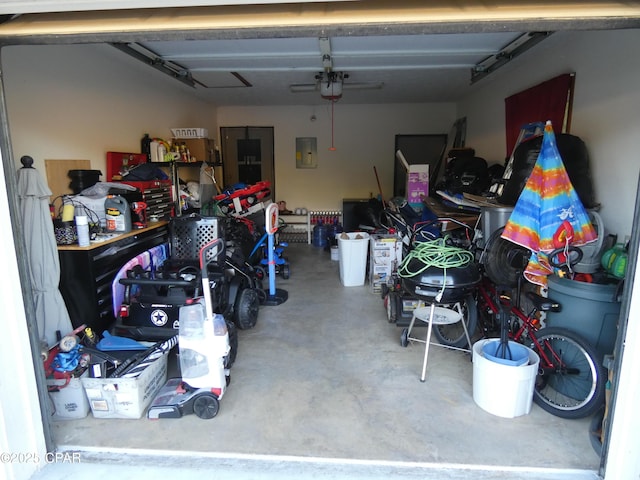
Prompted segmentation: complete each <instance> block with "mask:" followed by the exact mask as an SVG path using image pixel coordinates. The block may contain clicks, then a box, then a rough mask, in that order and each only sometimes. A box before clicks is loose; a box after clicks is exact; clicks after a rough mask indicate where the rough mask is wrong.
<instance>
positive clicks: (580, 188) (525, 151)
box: [498, 133, 598, 208]
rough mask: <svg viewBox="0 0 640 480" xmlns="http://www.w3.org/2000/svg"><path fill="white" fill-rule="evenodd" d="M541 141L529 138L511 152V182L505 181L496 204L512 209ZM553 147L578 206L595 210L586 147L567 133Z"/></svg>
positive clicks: (538, 137)
mask: <svg viewBox="0 0 640 480" xmlns="http://www.w3.org/2000/svg"><path fill="white" fill-rule="evenodd" d="M542 137H543V136H542V135H539V136H536V137H533V138H531V139H529V140H526V141H524V142H522V143H521V144H520V145H518V146H517V147H516V149H515V151H514V152H513V172H512V174H511V178H509V179H508V180H506V183H505V184H504V188H503V189H502V194H501V195H500V196H499V197H498V202H499V203H501V204H503V205H515V204H516V202H517V201H518V198H519V197H520V193H521V192H522V190H523V189H524V186H525V184H526V183H527V180H528V179H529V175H531V171H532V170H533V166H534V165H535V163H536V161H537V160H538V155H539V154H540V148H541V146H542ZM556 144H557V146H558V153H560V157H561V158H562V162H563V163H564V168H565V169H566V170H567V174H568V175H569V180H571V184H572V185H573V188H574V189H575V191H576V193H577V194H578V198H580V201H581V202H582V205H583V206H584V207H585V208H595V207H597V206H598V202H596V199H595V192H594V190H593V182H592V177H591V168H590V166H589V155H588V152H587V146H586V145H585V143H584V142H583V141H582V140H581V139H580V138H579V137H576V136H575V135H571V134H568V133H559V134H558V133H557V134H556Z"/></svg>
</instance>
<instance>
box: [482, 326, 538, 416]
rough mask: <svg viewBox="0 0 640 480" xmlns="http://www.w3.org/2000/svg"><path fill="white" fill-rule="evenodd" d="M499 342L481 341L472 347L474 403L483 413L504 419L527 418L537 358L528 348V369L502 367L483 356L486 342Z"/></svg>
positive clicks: (535, 374)
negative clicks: (525, 416)
mask: <svg viewBox="0 0 640 480" xmlns="http://www.w3.org/2000/svg"><path fill="white" fill-rule="evenodd" d="M499 341H500V339H498V338H491V339H483V340H480V341H478V342H476V343H475V344H474V345H473V400H474V402H476V405H478V406H479V407H480V408H482V409H483V410H484V411H486V412H488V413H491V414H492V415H496V416H498V417H504V418H514V417H519V416H521V415H528V414H529V413H530V412H531V405H532V404H533V390H534V388H535V383H536V376H537V375H538V365H539V363H540V358H539V357H538V355H537V354H536V353H535V352H534V351H533V350H531V349H530V348H528V347H525V348H526V349H527V350H528V352H529V362H528V364H527V365H522V366H513V365H504V364H501V363H498V362H495V361H492V360H490V359H488V358H485V356H484V354H483V348H484V346H485V344H486V343H488V342H499Z"/></svg>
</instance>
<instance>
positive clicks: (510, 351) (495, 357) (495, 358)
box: [482, 339, 529, 367]
mask: <svg viewBox="0 0 640 480" xmlns="http://www.w3.org/2000/svg"><path fill="white" fill-rule="evenodd" d="M482 353H483V354H484V357H485V358H486V359H487V360H491V361H492V362H496V363H501V364H502V365H511V366H514V367H520V366H522V365H526V364H527V363H529V350H528V349H527V347H525V346H524V345H520V344H519V343H517V342H513V341H511V340H510V341H509V344H508V346H507V347H506V348H503V346H502V345H501V344H500V340H499V339H498V340H493V341H490V342H487V343H485V345H484V346H483V347H482Z"/></svg>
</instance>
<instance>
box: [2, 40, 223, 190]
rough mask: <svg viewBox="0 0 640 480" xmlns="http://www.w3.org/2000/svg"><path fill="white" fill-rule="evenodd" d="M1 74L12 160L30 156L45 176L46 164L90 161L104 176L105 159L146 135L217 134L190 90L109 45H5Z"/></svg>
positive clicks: (210, 110) (211, 113)
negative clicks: (175, 130) (177, 131)
mask: <svg viewBox="0 0 640 480" xmlns="http://www.w3.org/2000/svg"><path fill="white" fill-rule="evenodd" d="M2 71H3V74H4V82H5V90H6V99H7V110H8V114H9V128H10V130H11V141H12V148H13V152H14V156H15V159H16V162H19V159H20V157H21V156H22V155H31V156H32V157H33V159H34V160H35V167H36V168H37V169H38V170H40V171H41V172H42V173H43V174H44V172H45V167H44V160H45V159H88V160H91V167H92V168H94V169H98V170H102V173H103V174H106V168H105V165H106V163H105V162H106V160H105V153H106V152H108V151H116V152H139V151H140V139H141V138H142V136H143V135H144V133H149V134H150V135H151V136H155V137H161V138H165V139H170V138H171V137H170V136H171V131H170V128H171V127H192V126H198V127H205V128H209V130H210V131H213V132H215V131H216V128H217V127H216V125H215V107H213V106H207V105H206V104H205V103H204V102H203V101H202V100H201V99H199V98H197V97H195V96H194V90H193V89H191V88H190V87H188V86H186V85H184V86H183V85H181V84H180V83H178V82H176V81H175V80H173V79H171V78H169V77H167V76H166V75H163V74H161V73H160V72H157V71H155V70H153V69H151V68H149V67H147V66H145V65H144V64H142V63H141V62H139V61H137V60H134V59H133V58H130V57H128V56H127V55H124V54H123V53H122V52H120V51H118V50H116V49H115V48H113V47H111V46H108V45H64V46H58V45H43V46H10V47H5V48H3V49H2ZM18 165H19V164H18ZM102 180H106V179H105V178H104V177H103V178H102Z"/></svg>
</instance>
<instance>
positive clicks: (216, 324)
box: [147, 238, 231, 419]
mask: <svg viewBox="0 0 640 480" xmlns="http://www.w3.org/2000/svg"><path fill="white" fill-rule="evenodd" d="M222 242H223V240H222V239H219V238H218V239H215V240H213V241H212V242H210V243H208V244H207V245H205V246H204V247H202V249H201V250H200V268H201V270H202V291H203V297H200V298H196V299H189V301H188V302H187V304H186V305H184V306H182V307H180V311H179V319H180V327H179V330H178V346H179V352H180V371H181V374H182V376H181V378H171V379H169V380H168V381H167V382H166V383H165V385H164V386H163V387H162V388H161V389H160V391H159V392H158V394H157V395H156V397H155V398H154V400H153V401H152V402H151V405H150V407H149V410H148V413H147V416H148V418H150V419H158V418H180V417H182V416H183V415H187V414H192V413H194V414H196V415H197V416H198V417H199V418H202V419H211V418H213V417H215V416H216V415H217V414H218V411H219V409H220V400H221V399H222V397H223V395H224V392H225V390H226V388H227V386H228V384H229V381H230V375H229V369H228V368H227V363H228V361H227V359H228V358H229V352H230V351H231V347H230V346H229V333H228V330H227V323H226V321H225V319H224V316H223V315H222V314H220V313H214V312H213V307H212V299H211V289H210V285H209V278H208V272H207V264H208V262H209V261H210V260H211V258H212V257H216V256H217V255H219V254H220V252H223V245H222Z"/></svg>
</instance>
